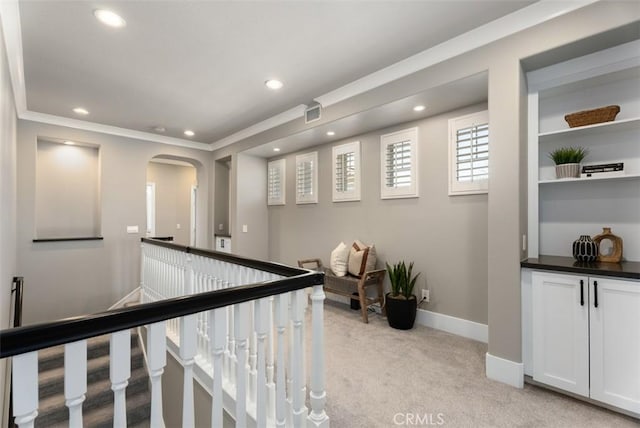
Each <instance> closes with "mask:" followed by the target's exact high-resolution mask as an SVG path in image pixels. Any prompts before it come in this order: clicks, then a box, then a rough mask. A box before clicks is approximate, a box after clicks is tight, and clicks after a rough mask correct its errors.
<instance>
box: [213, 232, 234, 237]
mask: <svg viewBox="0 0 640 428" xmlns="http://www.w3.org/2000/svg"><path fill="white" fill-rule="evenodd" d="M213 236H214V237H215V238H231V235H222V234H220V235H218V234H217V233H215V234H214V235H213Z"/></svg>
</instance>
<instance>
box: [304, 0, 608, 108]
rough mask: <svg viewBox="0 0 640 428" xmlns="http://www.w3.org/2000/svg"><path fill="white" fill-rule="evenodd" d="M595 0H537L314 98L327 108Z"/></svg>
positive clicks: (595, 0)
mask: <svg viewBox="0 0 640 428" xmlns="http://www.w3.org/2000/svg"><path fill="white" fill-rule="evenodd" d="M597 1H599V0H579V1H570V2H563V1H557V0H541V1H539V2H537V3H534V4H532V5H530V6H527V7H525V8H523V9H520V10H517V11H515V12H513V13H510V14H509V15H505V16H503V17H501V18H498V19H496V20H494V21H491V22H488V23H486V24H484V25H482V26H480V27H478V28H475V29H473V30H471V31H468V32H466V33H464V34H461V35H459V36H457V37H454V38H453V39H449V40H447V41H445V42H442V43H440V44H439V45H436V46H434V47H432V48H429V49H426V50H424V51H422V52H419V53H417V54H415V55H413V56H410V57H409V58H406V59H403V60H401V61H398V62H396V63H395V64H392V65H390V66H388V67H385V68H383V69H380V70H378V71H376V72H373V73H371V74H369V75H367V76H364V77H362V78H360V79H358V80H355V81H353V82H351V83H347V84H346V85H344V86H342V87H340V88H338V89H335V90H333V91H331V92H328V93H326V94H324V95H321V96H319V97H317V98H315V101H318V102H319V103H320V104H322V106H323V107H329V106H330V105H333V104H337V103H339V102H340V101H344V100H346V99H348V98H351V97H354V96H356V95H360V94H362V93H364V92H367V91H370V90H371V89H375V88H377V87H379V86H382V85H384V84H387V83H389V82H392V81H394V80H397V79H400V78H402V77H406V76H408V75H410V74H413V73H415V72H417V71H420V70H422V69H425V68H428V67H431V66H433V65H435V64H438V63H441V62H444V61H446V60H448V59H451V58H453V57H456V56H458V55H462V54H465V53H468V52H470V51H472V50H474V49H477V48H480V47H482V46H485V45H488V44H489V43H492V42H495V41H497V40H500V39H503V38H505V37H508V36H511V35H513V34H515V33H518V32H520V31H523V30H526V29H528V28H531V27H534V26H536V25H539V24H542V23H544V22H547V21H550V20H552V19H554V18H557V17H559V16H562V15H565V14H567V13H569V12H573V11H575V10H577V9H580V8H583V7H585V6H588V5H590V4H592V3H596V2H597Z"/></svg>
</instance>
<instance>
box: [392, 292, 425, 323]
mask: <svg viewBox="0 0 640 428" xmlns="http://www.w3.org/2000/svg"><path fill="white" fill-rule="evenodd" d="M385 304H386V305H387V321H388V322H389V326H390V327H393V328H397V329H399V330H411V329H412V328H413V323H414V322H415V321H416V309H417V308H418V299H416V296H415V295H412V296H411V297H409V298H408V299H406V298H404V297H391V295H390V293H387V298H386V300H385Z"/></svg>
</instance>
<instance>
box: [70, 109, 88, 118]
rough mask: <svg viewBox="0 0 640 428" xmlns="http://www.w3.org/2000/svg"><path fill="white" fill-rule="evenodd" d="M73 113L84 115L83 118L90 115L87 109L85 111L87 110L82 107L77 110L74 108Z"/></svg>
mask: <svg viewBox="0 0 640 428" xmlns="http://www.w3.org/2000/svg"><path fill="white" fill-rule="evenodd" d="M73 112H74V113H75V114H81V115H83V116H86V115H88V114H89V110H87V109H85V108H82V107H76V108H74V109H73Z"/></svg>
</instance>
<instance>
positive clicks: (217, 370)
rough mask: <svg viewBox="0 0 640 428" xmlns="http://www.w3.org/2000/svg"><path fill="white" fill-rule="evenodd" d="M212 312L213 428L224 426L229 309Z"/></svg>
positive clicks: (210, 330)
mask: <svg viewBox="0 0 640 428" xmlns="http://www.w3.org/2000/svg"><path fill="white" fill-rule="evenodd" d="M210 312H211V317H212V318H213V323H211V324H209V336H210V337H211V338H212V340H211V343H212V350H211V353H212V354H213V355H212V357H213V397H212V404H211V428H219V427H221V426H222V413H223V411H222V376H223V374H222V371H223V368H222V363H223V361H222V358H223V355H224V348H225V344H226V342H227V322H226V321H227V311H226V309H225V308H220V309H215V310H213V311H210Z"/></svg>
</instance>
